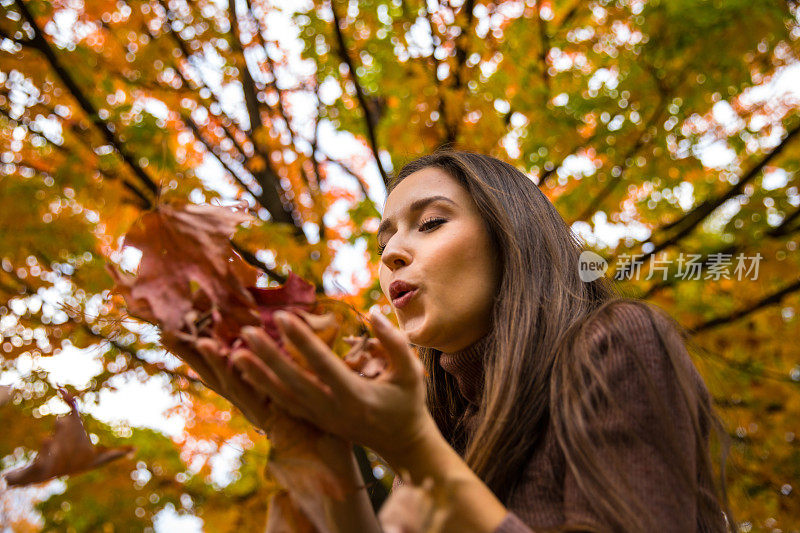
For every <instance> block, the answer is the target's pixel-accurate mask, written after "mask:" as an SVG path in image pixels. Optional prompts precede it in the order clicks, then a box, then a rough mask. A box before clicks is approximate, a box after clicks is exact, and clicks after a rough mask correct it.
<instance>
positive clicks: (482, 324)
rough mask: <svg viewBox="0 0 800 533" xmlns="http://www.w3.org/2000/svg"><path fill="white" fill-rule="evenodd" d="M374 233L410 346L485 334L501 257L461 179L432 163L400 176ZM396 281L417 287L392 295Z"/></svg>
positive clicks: (464, 342)
mask: <svg viewBox="0 0 800 533" xmlns="http://www.w3.org/2000/svg"><path fill="white" fill-rule="evenodd" d="M377 238H378V245H379V246H385V248H384V249H383V255H382V257H381V263H380V266H379V269H378V275H379V277H380V283H381V290H383V293H384V294H385V295H386V296H387V298H389V300H390V301H392V306H393V307H394V310H395V313H396V314H397V318H398V323H399V325H400V329H402V330H403V331H404V332H405V333H406V334H407V335H408V338H409V340H410V341H411V342H412V343H413V344H415V345H417V346H426V347H430V348H435V349H437V350H441V351H443V352H453V351H456V350H460V349H462V348H466V347H467V346H469V345H470V344H472V343H473V342H475V341H476V340H478V339H479V338H481V337H482V336H483V335H485V334H486V333H488V331H489V328H490V317H491V312H492V306H493V302H494V297H495V294H496V293H497V285H498V283H499V276H500V272H499V270H500V269H499V261H498V260H497V255H496V252H495V250H494V247H493V245H492V242H491V240H490V237H489V233H488V231H487V230H486V227H485V224H484V222H483V219H481V217H480V215H479V214H478V208H477V206H476V205H475V202H474V201H473V200H472V197H471V196H470V195H469V193H468V192H467V191H466V189H464V188H463V187H462V186H461V185H460V184H459V183H458V181H456V180H455V179H454V178H453V177H451V176H450V175H449V174H448V173H446V172H445V171H444V170H441V169H438V168H432V167H431V168H425V169H422V170H420V171H418V172H415V173H413V174H411V175H409V176H408V177H406V178H405V179H403V181H401V182H400V183H399V184H398V185H397V186H396V187H395V188H394V190H393V191H392V192H391V194H389V197H388V198H387V199H386V205H385V207H384V211H383V220H382V222H381V227H380V229H379V230H378V237H377ZM398 280H400V281H403V282H406V283H408V284H410V285H412V286H416V287H417V289H416V292H415V293H413V294H411V296H410V297H408V296H407V297H405V298H402V297H401V298H398V299H395V300H392V294H391V286H392V283H393V282H396V281H398Z"/></svg>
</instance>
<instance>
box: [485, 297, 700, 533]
mask: <svg viewBox="0 0 800 533" xmlns="http://www.w3.org/2000/svg"><path fill="white" fill-rule="evenodd" d="M604 315H605V316H603V317H602V318H603V320H599V321H597V322H596V323H593V324H592V327H591V329H590V331H589V332H588V335H589V337H588V339H589V343H588V345H589V347H590V354H593V356H594V358H595V359H594V361H596V364H597V367H598V368H599V369H600V372H601V375H602V376H603V377H604V380H605V382H606V384H607V387H608V389H607V395H608V398H609V400H610V401H608V402H601V403H599V404H598V407H597V416H595V417H593V418H592V419H590V420H587V421H586V424H587V430H588V435H589V438H590V441H591V442H592V443H593V444H594V445H595V446H596V447H597V449H598V458H599V463H600V464H599V465H598V466H599V467H600V468H604V469H605V471H606V472H607V473H608V475H610V477H611V479H613V480H614V481H615V482H617V483H619V484H621V485H623V486H626V487H628V489H629V493H630V494H635V495H637V496H638V497H637V498H635V501H626V502H624V503H623V504H622V505H631V508H632V509H633V511H634V513H635V514H636V515H637V516H643V517H646V519H647V520H649V523H650V524H657V526H656V528H657V529H658V530H659V531H663V532H672V531H674V532H685V531H695V530H696V529H697V526H698V524H697V512H698V510H697V503H696V502H697V497H696V495H695V494H692V490H694V489H696V488H697V486H698V485H697V481H698V480H697V474H696V472H697V459H698V453H699V451H698V450H697V447H696V443H695V438H694V428H693V427H692V423H691V415H690V412H689V408H688V406H687V405H686V403H685V401H684V400H683V395H682V394H681V390H680V385H679V383H678V380H677V376H676V374H675V371H674V369H673V367H672V364H671V362H670V359H669V355H668V353H667V352H666V349H665V348H664V346H663V344H662V343H661V340H660V337H659V334H658V332H657V330H656V328H654V327H653V323H652V322H651V320H650V316H649V314H648V311H647V310H645V309H643V308H642V307H641V305H640V304H631V303H617V304H614V305H612V306H609V310H608V311H607V312H605V313H604ZM655 315H656V316H654V317H653V318H654V320H656V321H662V322H661V323H662V324H666V322H665V321H666V320H667V319H666V318H665V317H663V316H660V315H659V314H658V313H655ZM665 329H667V330H668V333H669V334H670V335H675V336H676V337H675V338H679V335H678V333H677V331H675V330H674V328H671V326H668V327H667V328H665ZM679 359H680V361H679V363H678V364H681V365H687V366H686V367H684V368H687V369H689V372H690V374H689V375H691V376H693V378H694V382H693V384H692V386H698V387H700V388H701V389H702V393H704V394H707V393H706V392H705V387H704V385H703V383H702V379H701V378H700V376H699V374H697V372H696V370H695V368H694V366H693V364H692V362H691V359H690V357H689V354H688V352H686V350H685V348H684V350H683V354H682V356H681V357H680V358H679ZM589 388H590V389H591V387H589ZM586 393H587V394H591V391H590V390H587V392H586ZM668 436H672V437H673V438H671V439H670V438H668ZM685 472H689V473H691V476H692V479H689V480H687V479H686V478H685V477H684V475H683V474H682V473H685ZM533 475H535V473H534V474H533ZM583 475H584V473H583V472H575V471H573V469H571V468H570V467H569V466H567V467H566V472H565V476H564V492H563V502H564V507H563V512H564V529H565V530H567V531H606V530H609V524H608V523H605V521H604V520H602V519H601V518H600V516H601V513H600V512H599V511H597V507H596V502H595V501H593V498H592V495H591V494H590V495H587V494H586V493H585V492H584V490H583V489H582V487H581V482H580V481H581V476H583ZM687 481H688V485H687ZM519 490H520V491H523V493H522V498H521V499H520V498H516V500H517V501H520V500H521V501H529V502H530V504H531V505H535V501H534V499H533V497H532V491H531V496H529V497H526V496H525V491H526V487H525V486H524V485H523V486H521V487H520V488H519ZM701 490H705V487H704V488H702V489H701ZM706 496H707V497H709V498H713V494H707V495H706ZM518 511H519V512H518V513H515V512H513V511H510V512H509V513H508V514H507V516H506V518H505V519H504V520H503V522H502V523H501V524H500V526H499V527H498V528H497V529H496V530H495V533H530V532H531V531H533V529H531V528H530V527H529V524H526V523H525V522H523V520H522V519H521V517H525V516H527V514H528V513H525V512H524V511H525V510H524V509H518Z"/></svg>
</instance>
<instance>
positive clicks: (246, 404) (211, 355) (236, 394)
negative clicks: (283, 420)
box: [196, 339, 266, 426]
mask: <svg viewBox="0 0 800 533" xmlns="http://www.w3.org/2000/svg"><path fill="white" fill-rule="evenodd" d="M196 348H197V351H198V352H199V353H200V354H202V355H201V356H199V357H198V359H200V360H201V361H205V360H209V361H223V356H222V355H221V353H220V350H219V344H218V343H217V342H216V341H214V340H212V339H200V340H198V341H197V342H196ZM203 365H204V366H205V368H206V369H207V370H206V372H207V374H208V377H206V378H203V381H204V382H205V383H206V384H207V385H208V386H209V388H211V390H213V391H215V392H217V393H218V394H220V395H222V396H224V397H225V398H227V399H228V400H230V401H231V403H233V404H234V405H235V406H236V407H238V408H239V410H240V411H241V412H242V414H244V416H245V417H246V418H247V419H248V420H249V421H250V422H251V423H253V424H254V425H256V426H260V424H261V422H262V419H263V413H264V408H265V404H264V400H265V399H266V395H264V394H261V393H259V398H257V399H255V400H254V399H253V398H252V394H251V392H252V391H251V385H250V384H249V383H246V382H245V381H244V380H243V379H242V378H240V377H239V376H238V375H236V373H235V372H233V371H232V370H230V369H228V368H227V363H226V362H221V364H220V365H219V367H221V368H217V369H216V370H215V369H214V368H212V367H211V366H210V365H209V364H207V363H205V362H203ZM221 372H224V375H223V376H222V377H219V376H220V375H221ZM201 377H203V376H202V375H201ZM209 381H213V382H214V386H212V385H210V384H209V383H208V382H209Z"/></svg>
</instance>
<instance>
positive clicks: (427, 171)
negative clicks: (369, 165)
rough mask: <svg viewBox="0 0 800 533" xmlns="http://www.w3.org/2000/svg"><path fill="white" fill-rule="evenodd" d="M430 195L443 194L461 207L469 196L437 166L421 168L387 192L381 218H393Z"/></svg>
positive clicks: (464, 205) (467, 200) (453, 179)
mask: <svg viewBox="0 0 800 533" xmlns="http://www.w3.org/2000/svg"><path fill="white" fill-rule="evenodd" d="M431 196H445V197H446V198H449V199H450V200H452V201H453V202H455V203H456V204H458V205H459V206H462V207H468V206H467V205H466V204H467V203H468V202H469V200H470V197H469V194H468V193H467V191H466V190H465V189H464V188H463V187H462V186H461V184H460V183H459V182H458V181H457V180H456V179H455V178H453V177H452V176H450V175H449V174H448V173H447V172H445V171H444V170H442V169H439V168H433V167H429V168H423V169H422V170H419V171H417V172H414V173H413V174H410V175H409V176H407V177H406V178H404V179H403V181H401V182H400V183H399V184H397V186H396V187H395V188H394V189H393V190H392V192H391V193H389V196H388V198H386V204H385V205H384V208H383V217H382V218H383V220H393V219H395V218H397V217H398V216H401V215H402V213H403V212H404V211H406V210H408V209H409V207H410V206H411V205H412V204H413V203H414V202H415V201H416V200H420V199H423V198H428V197H431Z"/></svg>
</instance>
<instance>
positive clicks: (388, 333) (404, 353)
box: [370, 311, 420, 377]
mask: <svg viewBox="0 0 800 533" xmlns="http://www.w3.org/2000/svg"><path fill="white" fill-rule="evenodd" d="M370 324H371V325H372V329H373V331H374V333H375V336H376V337H377V338H378V340H379V341H381V344H382V345H383V351H384V353H385V354H386V356H387V358H388V359H389V363H390V366H391V367H392V369H393V371H394V373H395V374H397V375H399V376H402V377H412V376H414V377H415V376H416V372H417V368H418V366H419V365H420V361H419V357H418V356H417V353H416V352H415V351H414V349H413V348H411V346H409V342H408V337H406V335H405V334H404V333H403V332H402V331H400V330H399V329H397V328H396V327H394V326H393V325H392V323H391V322H389V320H388V319H387V318H386V317H385V316H383V314H381V312H380V311H373V312H372V313H370Z"/></svg>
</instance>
